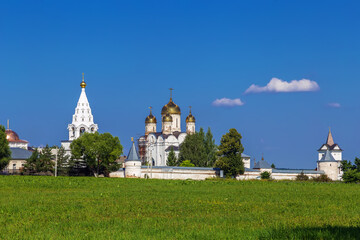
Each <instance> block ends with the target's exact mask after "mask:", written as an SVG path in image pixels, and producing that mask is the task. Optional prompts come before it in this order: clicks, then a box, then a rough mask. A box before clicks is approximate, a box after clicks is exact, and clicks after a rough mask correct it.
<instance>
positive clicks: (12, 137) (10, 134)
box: [5, 129, 20, 142]
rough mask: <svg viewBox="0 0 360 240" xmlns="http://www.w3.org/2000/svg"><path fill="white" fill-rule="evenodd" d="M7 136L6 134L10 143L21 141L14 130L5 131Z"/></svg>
mask: <svg viewBox="0 0 360 240" xmlns="http://www.w3.org/2000/svg"><path fill="white" fill-rule="evenodd" d="M5 134H6V139H7V140H8V141H9V142H14V141H19V140H20V138H19V135H18V134H17V133H16V132H14V131H13V130H10V129H7V130H5Z"/></svg>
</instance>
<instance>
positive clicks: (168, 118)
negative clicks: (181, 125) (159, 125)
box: [162, 113, 173, 122]
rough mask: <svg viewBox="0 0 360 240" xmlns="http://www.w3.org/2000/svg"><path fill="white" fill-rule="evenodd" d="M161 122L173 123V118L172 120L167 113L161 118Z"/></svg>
mask: <svg viewBox="0 0 360 240" xmlns="http://www.w3.org/2000/svg"><path fill="white" fill-rule="evenodd" d="M162 120H163V122H172V121H173V118H172V116H171V115H170V114H169V113H167V114H166V115H165V116H164V117H163V119H162Z"/></svg>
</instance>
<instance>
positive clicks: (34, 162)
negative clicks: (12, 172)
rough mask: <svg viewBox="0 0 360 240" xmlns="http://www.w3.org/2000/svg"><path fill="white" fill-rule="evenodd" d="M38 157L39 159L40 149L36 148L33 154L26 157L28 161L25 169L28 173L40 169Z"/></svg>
mask: <svg viewBox="0 0 360 240" xmlns="http://www.w3.org/2000/svg"><path fill="white" fill-rule="evenodd" d="M38 159H39V151H38V150H37V149H35V151H33V153H32V154H31V156H30V157H29V158H28V159H26V163H25V165H24V171H25V172H26V173H27V174H34V173H36V172H37V171H38Z"/></svg>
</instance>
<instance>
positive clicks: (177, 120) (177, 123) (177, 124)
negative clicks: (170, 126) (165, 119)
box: [176, 119, 179, 128]
mask: <svg viewBox="0 0 360 240" xmlns="http://www.w3.org/2000/svg"><path fill="white" fill-rule="evenodd" d="M176 127H177V128H178V127H179V119H176Z"/></svg>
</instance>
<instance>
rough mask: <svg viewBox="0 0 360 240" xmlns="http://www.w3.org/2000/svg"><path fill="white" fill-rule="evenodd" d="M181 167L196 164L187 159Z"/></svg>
mask: <svg viewBox="0 0 360 240" xmlns="http://www.w3.org/2000/svg"><path fill="white" fill-rule="evenodd" d="M180 167H195V165H194V164H193V163H191V161H190V160H185V161H183V162H182V163H181V164H180Z"/></svg>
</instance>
